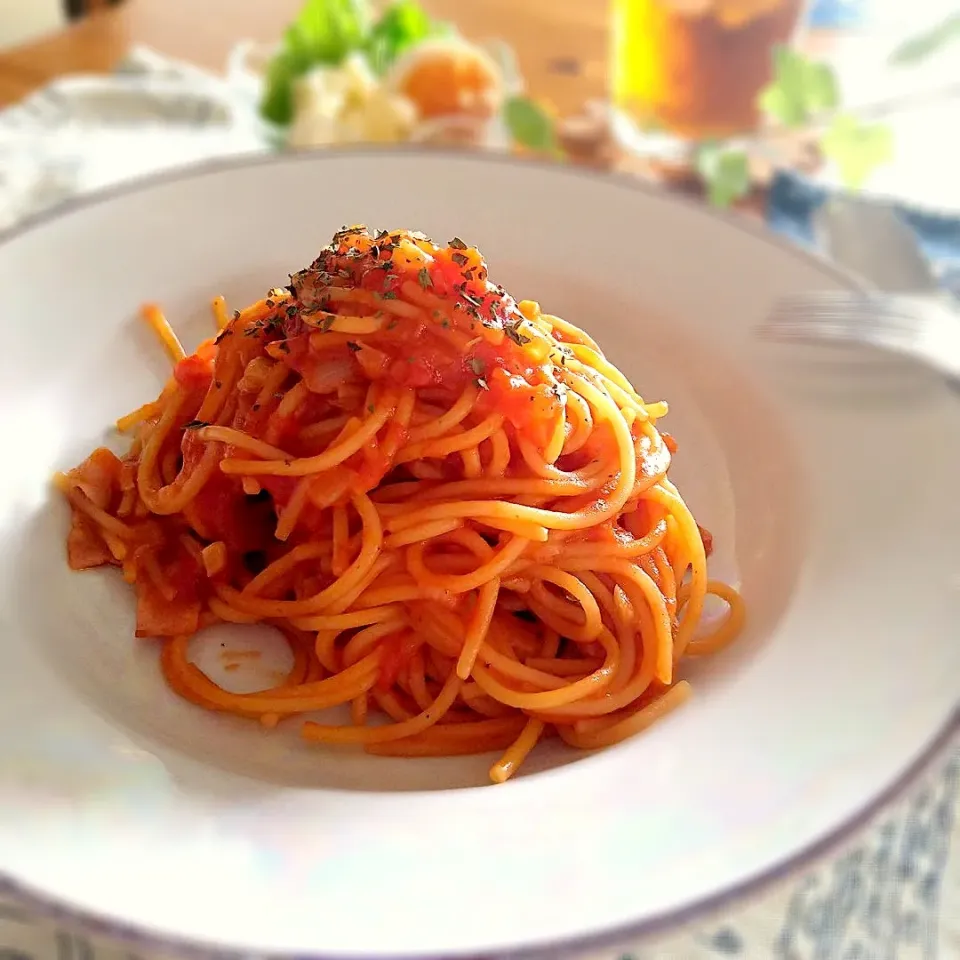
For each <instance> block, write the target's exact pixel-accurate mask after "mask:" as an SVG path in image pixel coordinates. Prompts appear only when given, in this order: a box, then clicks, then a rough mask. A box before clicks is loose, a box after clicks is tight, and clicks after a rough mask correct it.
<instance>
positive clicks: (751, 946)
mask: <svg viewBox="0 0 960 960" xmlns="http://www.w3.org/2000/svg"><path fill="white" fill-rule="evenodd" d="M254 99H255V91H253V90H252V89H251V88H250V86H249V84H248V83H246V82H245V81H244V80H243V78H242V77H240V76H238V75H233V76H232V77H231V78H230V79H227V80H222V79H219V78H215V77H212V76H210V75H208V74H206V73H203V72H202V71H199V70H197V69H195V68H192V67H189V66H186V65H183V64H178V63H174V62H170V61H168V60H165V59H163V58H160V57H158V56H156V55H155V54H152V53H151V52H150V51H146V50H137V51H134V53H133V55H132V56H131V57H130V58H129V60H128V61H127V62H126V63H125V64H124V65H123V67H122V68H121V70H120V71H119V73H118V74H117V75H116V76H115V77H109V78H107V77H83V78H68V79H64V80H61V81H58V82H57V83H55V84H54V85H53V86H51V87H49V88H47V89H46V90H43V91H41V92H40V93H38V94H35V95H34V96H32V97H31V98H29V99H28V100H27V101H25V102H24V103H22V104H20V105H18V106H16V107H13V108H10V109H9V110H7V111H5V112H4V113H2V114H0V229H2V228H4V227H10V226H13V225H14V224H16V223H17V222H18V221H19V220H21V219H22V218H24V217H26V216H29V215H30V214H32V213H34V212H37V211H39V210H41V209H44V208H48V207H50V206H53V205H56V204H58V203H61V202H63V201H64V200H67V199H69V198H71V197H74V196H77V195H79V194H83V193H85V192H88V191H92V190H96V189H98V188H100V187H104V186H107V185H109V184H113V183H117V182H119V181H121V180H124V179H127V178H130V177H135V176H140V175H143V174H146V173H152V172H156V171H159V170H162V169H166V168H169V167H174V166H179V165H182V164H184V163H189V162H191V161H196V160H200V159H204V158H211V157H216V156H225V155H236V154H243V153H253V152H258V151H265V150H267V149H269V147H268V145H267V142H266V141H265V139H264V136H263V130H262V129H261V128H260V127H259V124H258V123H257V121H256V115H255V110H254V109H253V104H254ZM958 801H960V748H958V749H955V750H953V752H952V753H950V752H949V751H948V753H947V756H946V757H945V759H944V761H943V762H941V763H939V764H938V765H937V768H936V769H934V770H932V771H930V772H929V773H928V775H927V776H925V777H924V778H922V781H921V782H919V783H917V784H916V785H915V786H914V787H913V788H912V789H911V790H910V791H909V794H908V795H907V796H906V797H904V798H901V799H899V800H898V801H897V802H896V803H895V804H894V805H892V806H890V807H889V808H887V809H885V810H883V811H882V812H881V813H880V814H879V815H878V816H877V817H876V818H875V820H874V822H872V823H871V824H870V825H868V826H866V827H864V828H863V829H862V830H861V831H860V832H859V833H858V834H857V835H856V836H855V837H854V838H852V839H851V840H850V841H848V842H847V843H846V845H844V846H843V847H841V848H840V849H838V850H835V851H832V852H831V854H830V855H829V856H828V857H826V858H825V859H823V860H822V861H819V862H817V863H816V864H815V865H813V866H812V867H810V868H807V869H805V870H802V871H799V872H797V873H794V874H791V875H789V876H786V877H784V878H782V879H780V880H779V881H778V882H777V883H776V884H774V885H773V886H769V887H767V888H765V889H763V890H762V891H760V892H759V893H755V894H754V895H752V896H751V897H750V898H749V899H747V900H746V901H743V902H739V903H736V904H728V905H727V906H726V907H725V908H724V909H723V910H722V911H721V912H720V913H719V914H717V915H714V916H707V917H700V918H698V920H697V921H696V922H695V923H694V924H693V925H692V926H688V927H683V928H680V929H673V930H669V931H666V932H663V933H661V934H659V935H657V936H655V937H652V938H651V937H647V938H645V939H644V940H643V941H642V942H640V943H623V944H616V945H614V946H611V947H604V948H601V949H594V950H587V951H580V952H578V953H576V954H575V958H576V960H661V958H667V960H688V958H689V960H705V958H714V960H716V958H724V957H727V958H748V960H931V958H942V960H955V958H960V817H958ZM131 882H135V881H131ZM188 955H195V954H193V953H192V952H191V951H188V950H185V949H176V948H170V947H164V946H158V945H157V944H154V943H149V942H144V941H142V940H139V941H138V940H136V939H134V940H130V939H126V940H124V939H121V938H118V936H116V931H112V930H111V929H110V928H108V927H102V926H96V925H90V924H87V923H83V922H79V921H78V920H77V918H75V917H70V916H66V915H53V914H50V913H49V912H47V911H46V910H45V908H44V907H42V906H40V905H38V904H35V903H27V902H26V901H24V900H23V899H22V898H19V897H17V896H15V895H12V894H11V893H10V891H6V892H4V890H3V887H2V885H0V960H182V958H184V957H186V956H188Z"/></svg>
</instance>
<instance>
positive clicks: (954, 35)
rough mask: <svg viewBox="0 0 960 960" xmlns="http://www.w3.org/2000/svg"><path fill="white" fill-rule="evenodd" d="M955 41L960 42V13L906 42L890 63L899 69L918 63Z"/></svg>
mask: <svg viewBox="0 0 960 960" xmlns="http://www.w3.org/2000/svg"><path fill="white" fill-rule="evenodd" d="M955 40H960V13H952V14H950V16H949V17H947V18H946V19H945V20H941V21H940V23H938V24H936V25H935V26H933V27H931V28H930V29H929V30H925V31H924V32H923V33H918V34H917V35H916V36H913V37H910V38H909V39H907V40H904V41H903V43H901V44H900V45H899V46H898V47H897V48H896V49H895V50H894V51H893V53H892V54H890V63H892V64H894V65H895V66H898V67H899V66H907V65H910V64H914V63H918V62H919V61H921V60H925V59H926V58H927V57H929V56H932V55H933V54H935V53H937V52H938V51H939V50H940V49H941V48H942V47H945V46H947V44H949V43H952V42H953V41H955Z"/></svg>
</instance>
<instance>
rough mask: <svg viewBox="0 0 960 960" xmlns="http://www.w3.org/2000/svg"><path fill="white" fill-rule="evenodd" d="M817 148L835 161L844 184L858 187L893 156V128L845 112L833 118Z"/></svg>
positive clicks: (851, 187) (854, 188)
mask: <svg viewBox="0 0 960 960" xmlns="http://www.w3.org/2000/svg"><path fill="white" fill-rule="evenodd" d="M820 147H821V149H822V150H823V153H824V156H826V157H828V158H829V159H830V160H832V161H833V162H834V163H835V164H836V166H837V171H838V172H839V174H840V179H841V182H842V183H843V185H844V186H845V187H846V188H847V189H849V190H857V189H859V188H860V187H862V186H863V184H864V183H866V181H867V180H868V179H869V177H870V175H871V174H872V173H873V172H874V170H876V169H877V168H878V167H881V166H883V165H884V164H885V163H888V162H889V161H890V160H891V159H893V131H892V130H891V129H890V128H889V127H888V126H886V125H885V124H882V123H866V122H864V121H863V120H860V119H859V118H858V117H855V116H852V115H850V114H845V113H844V114H840V115H838V116H836V117H834V119H833V121H832V123H831V124H830V126H829V127H828V128H827V130H826V132H825V133H824V135H823V138H822V139H821V141H820Z"/></svg>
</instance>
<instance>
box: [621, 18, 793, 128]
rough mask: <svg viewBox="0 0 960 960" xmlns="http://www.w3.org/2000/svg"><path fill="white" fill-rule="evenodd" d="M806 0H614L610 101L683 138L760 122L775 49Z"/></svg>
mask: <svg viewBox="0 0 960 960" xmlns="http://www.w3.org/2000/svg"><path fill="white" fill-rule="evenodd" d="M805 3H806V0H613V4H612V6H613V16H614V23H613V51H612V55H613V67H612V69H613V77H612V82H613V99H614V104H615V105H616V106H617V108H619V109H620V110H621V111H622V112H624V113H625V114H627V115H628V116H629V117H631V118H632V119H633V120H635V121H636V122H637V123H638V124H639V125H640V126H641V127H644V126H652V127H656V128H657V129H660V130H664V131H666V132H669V133H673V134H676V135H677V136H680V137H683V138H684V139H690V140H702V139H708V138H714V137H728V136H731V135H735V134H738V133H745V132H748V131H750V130H753V129H754V128H755V127H756V126H757V122H758V119H759V117H758V113H757V107H756V101H757V95H758V94H759V93H760V91H761V90H762V89H763V88H764V87H765V86H766V85H767V83H768V82H769V81H770V79H771V75H772V69H773V63H772V53H773V48H774V47H776V46H778V45H780V44H784V43H788V42H789V41H790V40H791V39H792V37H793V35H794V33H795V30H796V27H797V24H798V22H799V20H800V15H801V13H802V12H803V8H804V6H805Z"/></svg>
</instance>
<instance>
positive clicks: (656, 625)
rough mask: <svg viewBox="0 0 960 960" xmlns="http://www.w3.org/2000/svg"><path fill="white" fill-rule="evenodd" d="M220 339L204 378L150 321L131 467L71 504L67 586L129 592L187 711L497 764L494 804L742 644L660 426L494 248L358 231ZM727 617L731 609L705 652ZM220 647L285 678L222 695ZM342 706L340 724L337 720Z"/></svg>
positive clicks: (68, 488)
mask: <svg viewBox="0 0 960 960" xmlns="http://www.w3.org/2000/svg"><path fill="white" fill-rule="evenodd" d="M214 313H215V315H216V317H217V324H218V327H219V333H218V335H217V336H216V338H215V339H212V340H208V341H206V342H205V343H203V344H202V345H201V346H200V347H199V348H198V349H197V350H196V352H195V353H193V354H190V355H186V354H185V352H184V350H183V348H182V347H181V345H180V343H179V341H178V340H177V338H176V336H175V334H174V333H173V331H172V329H171V327H170V326H169V324H167V322H166V320H165V319H164V317H163V314H162V313H161V312H160V310H159V309H158V308H157V307H155V306H147V307H145V309H144V314H145V317H146V319H147V320H148V321H149V322H150V323H151V324H152V325H153V326H154V327H155V329H156V330H157V332H158V333H159V334H160V335H161V337H162V339H163V340H164V342H165V344H166V345H167V348H168V349H169V351H170V353H171V354H172V356H173V358H174V360H175V363H174V367H173V373H172V376H171V377H170V379H169V382H168V383H167V384H166V386H165V387H164V388H163V391H162V392H161V394H160V396H159V397H157V399H155V400H152V401H150V402H149V403H146V404H145V405H144V406H142V407H141V408H140V409H138V410H136V411H134V412H133V413H131V414H130V415H128V416H126V417H124V418H122V419H121V420H120V421H119V422H118V424H117V426H118V429H119V430H120V431H121V432H123V433H127V434H130V435H131V443H130V446H129V449H128V450H127V452H126V454H125V455H124V456H123V457H117V456H115V455H114V454H113V453H111V452H110V451H109V450H108V449H106V448H100V449H97V450H95V451H94V452H93V453H92V454H91V455H90V457H88V459H87V460H85V461H84V462H83V463H82V464H80V465H79V466H78V467H76V468H75V469H74V470H72V471H70V472H69V473H66V474H61V475H58V477H57V479H56V482H57V484H58V486H59V488H60V489H61V490H62V491H63V493H64V494H65V496H66V498H67V499H68V500H69V502H70V504H71V506H72V523H71V528H70V532H69V535H68V559H69V563H70V565H71V567H73V568H75V569H84V568H89V567H98V566H102V565H105V564H112V565H114V566H116V567H119V568H120V570H121V571H122V575H123V577H124V579H125V580H126V581H127V582H128V583H129V584H131V586H132V587H133V589H134V591H135V592H136V598H137V630H136V633H137V636H138V637H151V638H159V641H160V642H161V643H162V654H161V658H160V662H161V665H162V669H163V673H164V676H165V678H166V681H167V682H168V684H169V685H170V687H171V688H172V689H173V690H175V691H176V692H177V693H178V694H179V695H181V696H182V697H184V698H186V699H187V700H189V701H191V702H192V703H194V704H196V705H198V706H200V707H204V708H206V709H208V710H216V711H224V712H227V713H232V714H238V715H241V716H244V717H250V718H254V719H256V720H258V721H259V722H260V723H261V724H263V725H265V726H267V727H274V726H276V725H278V724H281V723H285V722H286V721H288V720H291V719H295V720H296V721H297V722H299V723H300V724H301V730H302V735H303V736H304V737H305V738H306V739H307V740H310V741H316V742H318V743H322V744H356V745H359V746H360V747H362V748H363V749H365V750H366V751H368V752H369V753H372V754H382V755H391V756H404V757H418V756H446V755H456V754H481V753H487V752H491V751H497V752H498V753H499V754H500V756H499V759H497V760H496V762H495V763H493V765H492V767H491V769H490V777H491V779H492V780H493V781H495V782H502V781H504V780H506V779H507V778H508V777H510V776H511V775H512V774H513V773H514V772H515V771H516V770H517V769H518V767H519V766H520V765H521V764H522V762H523V760H524V758H525V757H526V756H527V755H528V754H529V752H530V751H531V750H532V749H533V748H534V746H535V745H536V744H537V742H538V741H540V740H541V739H543V738H546V737H554V736H559V737H560V738H561V739H562V740H563V741H564V742H565V743H567V744H569V745H570V746H572V747H576V748H581V749H592V748H597V747H603V746H605V745H608V744H612V743H615V742H617V741H620V740H622V739H624V738H625V737H629V736H631V735H633V734H635V733H637V732H638V731H640V730H642V729H644V728H645V727H647V726H648V725H649V724H651V723H652V722H653V721H655V720H656V719H657V718H659V717H660V716H662V715H663V714H665V713H666V712H667V711H669V710H671V709H672V708H673V707H675V706H677V705H678V704H680V703H682V702H683V701H684V700H685V699H686V698H687V696H688V694H689V685H688V684H687V683H686V682H685V681H683V680H678V679H677V665H678V663H679V662H680V661H681V660H682V659H683V658H684V657H693V656H700V655H703V654H709V653H713V652H714V651H716V650H718V649H720V648H721V647H723V646H724V645H725V644H726V643H728V642H729V641H730V640H732V639H733V638H734V637H735V636H736V635H737V634H738V632H739V631H740V629H741V626H742V622H743V605H742V602H741V601H740V599H739V597H738V595H737V594H736V592H735V591H734V590H732V589H731V588H730V587H729V586H726V585H725V584H722V583H719V582H714V581H710V580H709V579H708V575H707V554H708V553H709V550H710V538H709V535H707V534H706V533H705V531H702V530H701V529H700V528H699V527H698V525H697V523H696V522H695V520H694V518H693V516H692V515H691V512H690V510H689V509H688V508H687V506H686V504H685V503H684V501H683V499H682V498H681V496H680V494H679V493H678V492H677V489H676V488H675V487H674V485H673V484H672V483H671V481H670V480H669V479H668V477H667V471H668V468H669V466H670V462H671V457H672V455H673V453H674V452H675V443H674V442H673V440H672V438H671V437H669V435H668V434H665V433H660V432H659V431H658V429H657V423H658V421H659V420H660V419H661V418H662V417H663V416H664V415H665V414H666V412H667V407H666V405H665V404H664V403H662V402H656V403H648V402H646V401H645V400H644V399H643V398H642V397H641V396H639V395H638V394H637V392H636V391H635V390H634V388H633V386H632V385H631V384H630V382H629V381H628V380H627V378H626V377H625V376H624V375H623V374H622V373H621V372H620V371H619V370H618V369H617V368H616V367H615V366H614V365H613V364H611V363H610V362H609V360H607V359H606V358H605V357H604V354H603V352H602V350H601V349H600V347H599V346H598V345H597V344H596V343H595V342H594V341H593V340H592V339H591V338H590V337H589V336H588V335H587V334H586V333H585V332H583V331H582V330H580V329H579V328H578V327H576V326H574V325H573V324H572V323H570V322H568V321H566V320H563V319H561V318H560V317H556V316H551V315H549V314H546V313H543V312H542V311H541V309H540V307H539V305H538V304H537V303H536V302H534V301H531V300H523V301H520V302H516V301H514V300H513V299H512V298H511V297H510V295H509V294H508V293H507V292H506V291H505V290H504V289H503V287H501V286H497V285H495V284H494V283H492V282H491V281H490V280H489V279H488V277H487V267H486V264H485V262H484V260H483V258H482V257H481V255H480V254H479V253H478V251H477V250H476V249H474V248H472V247H469V246H468V245H467V244H465V243H463V242H462V241H460V240H459V239H456V238H455V239H453V240H451V241H450V243H449V244H447V245H445V246H440V245H436V244H434V243H432V242H431V241H430V240H428V239H427V238H426V237H424V236H423V235H421V234H417V233H411V232H408V231H393V232H386V231H384V232H380V233H377V234H373V233H370V232H368V231H367V230H366V229H365V228H364V227H351V228H344V229H343V230H341V231H340V232H338V233H337V234H336V235H335V236H334V238H333V241H332V243H331V244H330V245H329V246H328V247H327V248H325V249H324V250H323V251H322V252H321V254H320V256H319V257H318V258H317V259H316V260H315V261H314V263H312V264H311V265H310V266H309V267H308V268H306V269H305V270H302V271H301V272H299V273H296V274H293V275H292V276H291V277H290V284H289V285H288V286H287V287H285V288H282V289H276V290H272V291H270V293H269V294H268V296H267V297H266V298H264V299H263V300H260V301H258V302H257V303H254V304H252V305H251V306H249V307H247V308H246V309H244V310H241V311H239V312H236V313H234V314H233V316H232V317H230V316H229V315H228V312H227V310H226V307H225V305H224V302H223V300H222V299H221V298H217V299H216V300H215V301H214ZM708 593H713V594H716V595H717V596H719V597H720V598H722V599H723V600H724V601H726V603H727V605H728V609H727V612H726V615H725V617H724V618H722V619H720V620H719V622H717V623H716V624H715V625H714V626H713V627H712V629H711V630H710V631H709V632H704V631H702V630H700V631H698V626H700V625H701V620H702V619H703V617H702V614H703V609H704V601H705V598H706V597H707V595H708ZM222 622H227V623H236V624H250V623H265V624H270V625H273V626H275V627H276V628H277V629H278V630H280V631H282V633H283V634H284V636H285V637H286V639H287V641H288V642H289V645H290V648H291V651H292V653H293V667H292V669H291V670H290V673H289V675H288V676H286V677H285V678H284V679H283V680H282V682H279V684H278V685H276V686H274V687H272V688H270V689H265V690H262V691H260V692H256V693H244V694H241V693H234V692H230V691H228V690H226V689H224V688H223V687H221V686H220V685H218V684H216V683H214V682H213V681H212V680H211V679H210V678H209V677H208V676H207V675H205V674H204V673H203V672H201V670H200V669H199V668H198V667H197V666H196V665H195V664H194V663H193V662H192V661H191V659H190V656H189V649H188V644H189V641H190V638H191V637H192V636H193V635H194V634H196V633H197V632H198V631H202V630H203V629H204V628H206V627H209V626H210V625H212V624H216V623H222ZM339 706H344V707H346V708H348V710H349V722H340V723H329V722H323V721H324V720H325V719H329V717H324V716H323V715H321V716H317V714H318V713H321V714H322V711H326V710H328V709H329V708H333V707H339ZM304 714H309V715H311V716H310V717H308V718H304V716H303V715H304ZM340 718H341V719H343V720H346V719H347V718H346V711H343V712H341V717H340Z"/></svg>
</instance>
